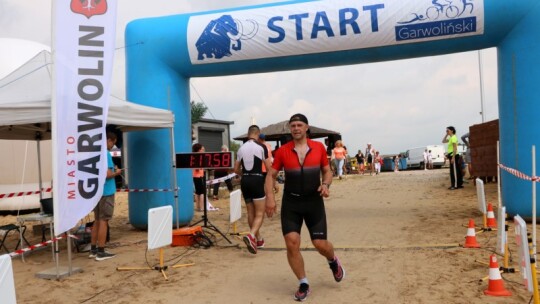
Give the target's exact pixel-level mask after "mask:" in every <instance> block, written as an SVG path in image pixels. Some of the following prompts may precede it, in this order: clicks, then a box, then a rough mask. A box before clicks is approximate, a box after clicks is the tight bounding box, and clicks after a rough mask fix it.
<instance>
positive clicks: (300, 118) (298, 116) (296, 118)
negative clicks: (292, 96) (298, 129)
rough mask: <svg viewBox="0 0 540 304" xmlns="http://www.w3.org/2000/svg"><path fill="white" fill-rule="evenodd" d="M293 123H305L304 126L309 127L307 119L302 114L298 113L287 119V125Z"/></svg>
mask: <svg viewBox="0 0 540 304" xmlns="http://www.w3.org/2000/svg"><path fill="white" fill-rule="evenodd" d="M293 121H301V122H303V123H305V124H306V125H309V123H308V120H307V117H306V116H305V115H304V114H300V113H297V114H294V115H293V116H291V119H289V123H291V122H293Z"/></svg>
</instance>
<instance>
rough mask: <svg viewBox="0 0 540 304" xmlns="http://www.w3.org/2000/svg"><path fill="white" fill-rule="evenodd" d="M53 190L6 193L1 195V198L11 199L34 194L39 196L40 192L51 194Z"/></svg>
mask: <svg viewBox="0 0 540 304" xmlns="http://www.w3.org/2000/svg"><path fill="white" fill-rule="evenodd" d="M51 191H52V188H46V189H45V188H43V190H42V191H39V190H37V191H22V192H14V193H5V194H0V198H9V197H18V196H25V195H32V194H39V193H40V192H51Z"/></svg>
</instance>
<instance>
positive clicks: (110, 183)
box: [88, 132, 122, 261]
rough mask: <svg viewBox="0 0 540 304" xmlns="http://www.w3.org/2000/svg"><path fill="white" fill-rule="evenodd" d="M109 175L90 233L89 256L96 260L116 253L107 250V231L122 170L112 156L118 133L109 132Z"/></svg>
mask: <svg viewBox="0 0 540 304" xmlns="http://www.w3.org/2000/svg"><path fill="white" fill-rule="evenodd" d="M106 136H107V150H108V152H107V175H106V177H105V185H104V187H103V196H102V197H101V199H100V200H99V202H98V204H97V205H96V207H95V208H94V225H93V226H92V233H91V235H90V254H89V255H88V257H89V258H95V259H96V261H103V260H107V259H110V258H114V257H115V254H114V253H110V252H107V251H105V242H106V241H107V231H108V229H109V226H108V224H109V220H110V219H111V218H112V216H113V213H114V195H115V194H116V181H115V177H116V176H118V175H120V174H121V173H122V170H120V169H118V168H116V166H115V165H114V163H113V159H112V156H111V153H110V151H111V149H112V147H114V145H115V144H116V140H117V137H116V134H114V133H113V132H107V135H106Z"/></svg>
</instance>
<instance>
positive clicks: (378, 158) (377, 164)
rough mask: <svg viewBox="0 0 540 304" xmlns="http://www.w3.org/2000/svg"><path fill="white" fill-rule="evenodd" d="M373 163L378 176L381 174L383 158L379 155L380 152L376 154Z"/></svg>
mask: <svg viewBox="0 0 540 304" xmlns="http://www.w3.org/2000/svg"><path fill="white" fill-rule="evenodd" d="M373 163H374V164H375V175H378V174H379V173H380V172H381V165H382V157H381V155H380V154H379V151H377V152H375V157H374V159H373Z"/></svg>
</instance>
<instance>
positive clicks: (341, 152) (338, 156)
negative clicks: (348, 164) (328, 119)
mask: <svg viewBox="0 0 540 304" xmlns="http://www.w3.org/2000/svg"><path fill="white" fill-rule="evenodd" d="M346 152H347V150H345V148H343V142H342V141H341V140H338V141H336V144H335V148H334V149H333V150H332V158H334V159H335V160H336V168H337V175H338V178H339V179H341V178H342V176H343V164H344V162H345V156H346V154H345V153H346Z"/></svg>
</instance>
